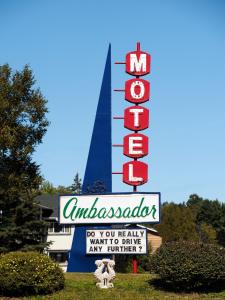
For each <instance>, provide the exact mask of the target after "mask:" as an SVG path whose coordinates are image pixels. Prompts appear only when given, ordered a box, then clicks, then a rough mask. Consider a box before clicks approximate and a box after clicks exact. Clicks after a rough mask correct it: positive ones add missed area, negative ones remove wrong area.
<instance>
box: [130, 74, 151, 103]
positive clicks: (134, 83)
mask: <svg viewBox="0 0 225 300" xmlns="http://www.w3.org/2000/svg"><path fill="white" fill-rule="evenodd" d="M149 97H150V83H149V82H148V81H147V80H144V79H140V78H136V79H130V80H127V81H126V83H125V99H126V100H127V101H129V102H132V103H143V102H146V101H148V99H149Z"/></svg>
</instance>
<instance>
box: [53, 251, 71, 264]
mask: <svg viewBox="0 0 225 300" xmlns="http://www.w3.org/2000/svg"><path fill="white" fill-rule="evenodd" d="M49 256H50V257H51V259H53V260H54V261H56V262H58V263H65V262H67V261H68V252H49Z"/></svg>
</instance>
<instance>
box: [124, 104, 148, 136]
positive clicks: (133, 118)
mask: <svg viewBox="0 0 225 300" xmlns="http://www.w3.org/2000/svg"><path fill="white" fill-rule="evenodd" d="M148 126H149V110H148V109H147V108H145V107H143V106H130V107H128V108H126V109H125V110H124V127H125V128H127V129H130V130H133V131H139V130H144V129H146V128H148Z"/></svg>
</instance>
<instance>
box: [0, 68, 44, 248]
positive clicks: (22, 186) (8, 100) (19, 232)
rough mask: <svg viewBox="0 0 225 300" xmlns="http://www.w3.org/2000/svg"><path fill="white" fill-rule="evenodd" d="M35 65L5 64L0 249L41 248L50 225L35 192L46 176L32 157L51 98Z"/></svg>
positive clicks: (0, 96) (0, 106)
mask: <svg viewBox="0 0 225 300" xmlns="http://www.w3.org/2000/svg"><path fill="white" fill-rule="evenodd" d="M34 84H35V80H34V77H33V74H32V71H31V69H30V68H29V67H28V66H25V67H24V68H23V70H22V71H21V72H19V71H16V72H12V70H11V68H10V67H9V65H3V66H0V211H2V222H1V224H0V252H6V251H15V250H35V249H36V250H41V249H43V248H44V247H45V246H46V243H45V241H44V238H45V235H46V224H45V222H43V221H42V220H40V207H39V206H38V205H37V204H36V203H34V200H33V199H34V197H35V196H36V195H37V190H38V187H39V185H40V184H41V181H42V178H41V176H40V172H39V166H38V165H37V164H36V163H35V162H33V161H32V154H33V152H34V150H35V147H36V146H37V145H38V144H39V143H41V141H42V137H43V135H44V134H45V132H46V130H47V126H48V121H47V119H46V117H45V115H46V113H47V108H46V100H45V99H44V97H43V96H42V94H41V92H40V90H39V89H37V88H34Z"/></svg>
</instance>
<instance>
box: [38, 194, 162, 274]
mask: <svg viewBox="0 0 225 300" xmlns="http://www.w3.org/2000/svg"><path fill="white" fill-rule="evenodd" d="M35 200H36V201H37V202H38V203H39V206H40V211H41V213H40V215H41V218H42V219H43V220H45V221H47V222H48V223H49V227H48V234H47V242H51V244H50V246H49V248H48V249H47V250H46V252H47V254H48V255H49V256H50V257H51V258H52V259H53V260H55V261H57V262H58V263H59V265H60V266H61V267H62V269H63V270H64V271H65V272H66V270H67V264H68V256H69V252H70V250H71V247H72V241H73V235H74V231H75V226H73V225H60V224H59V223H58V213H59V211H58V195H49V194H43V195H40V196H38V197H36V199H35ZM123 226H124V225H123ZM129 226H130V227H134V226H133V225H129V224H127V225H125V226H124V227H125V228H129ZM137 227H138V228H140V229H145V228H146V229H147V240H148V243H149V244H150V247H151V250H152V253H153V252H155V251H156V250H157V248H159V247H160V246H161V244H162V238H161V237H160V236H159V234H158V232H157V230H155V229H153V228H149V227H146V226H143V225H137Z"/></svg>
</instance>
